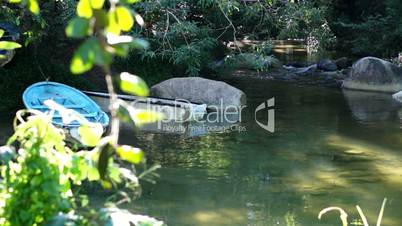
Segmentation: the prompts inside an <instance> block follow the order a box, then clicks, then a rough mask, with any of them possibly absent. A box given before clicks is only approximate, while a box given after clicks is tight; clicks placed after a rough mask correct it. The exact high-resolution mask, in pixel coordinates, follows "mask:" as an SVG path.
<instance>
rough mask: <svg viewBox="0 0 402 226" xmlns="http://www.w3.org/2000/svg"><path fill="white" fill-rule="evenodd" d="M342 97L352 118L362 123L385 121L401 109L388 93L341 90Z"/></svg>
mask: <svg viewBox="0 0 402 226" xmlns="http://www.w3.org/2000/svg"><path fill="white" fill-rule="evenodd" d="M343 95H344V96H345V99H346V100H347V102H348V105H349V108H350V110H351V111H352V114H353V116H354V117H356V119H357V120H359V121H361V122H363V123H364V122H373V121H384V120H387V119H389V118H390V117H392V116H393V115H392V114H393V113H395V112H396V110H397V109H400V108H401V104H400V103H398V102H397V101H395V100H394V99H392V96H391V94H389V93H376V92H364V91H355V90H343Z"/></svg>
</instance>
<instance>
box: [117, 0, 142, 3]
mask: <svg viewBox="0 0 402 226" xmlns="http://www.w3.org/2000/svg"><path fill="white" fill-rule="evenodd" d="M121 1H122V2H124V3H126V4H133V3H137V2H141V0H121Z"/></svg>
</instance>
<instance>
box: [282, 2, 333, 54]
mask: <svg viewBox="0 0 402 226" xmlns="http://www.w3.org/2000/svg"><path fill="white" fill-rule="evenodd" d="M279 10H280V11H281V12H280V15H281V16H279V18H278V19H279V20H278V23H279V24H280V25H279V30H280V32H279V35H278V38H279V39H288V38H293V39H300V38H302V39H306V40H307V42H308V45H309V48H310V49H311V50H312V51H318V50H324V49H328V48H331V47H332V46H333V45H334V43H335V36H334V34H333V33H332V31H331V29H330V27H329V25H328V22H327V19H326V8H325V7H321V8H320V7H315V6H314V5H313V4H312V2H310V1H306V2H302V3H288V4H287V5H286V6H285V7H280V8H279Z"/></svg>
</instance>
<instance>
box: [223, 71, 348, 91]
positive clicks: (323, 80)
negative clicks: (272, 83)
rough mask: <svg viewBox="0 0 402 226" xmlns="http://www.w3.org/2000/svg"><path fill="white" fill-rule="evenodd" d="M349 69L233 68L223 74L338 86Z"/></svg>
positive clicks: (301, 83) (300, 83) (226, 75)
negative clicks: (255, 69)
mask: <svg viewBox="0 0 402 226" xmlns="http://www.w3.org/2000/svg"><path fill="white" fill-rule="evenodd" d="M348 73H349V69H343V70H340V71H334V72H328V71H310V72H306V73H296V72H295V71H292V70H287V69H284V68H278V69H273V70H270V71H266V72H258V71H252V70H235V71H234V72H232V73H231V74H225V75H224V76H223V78H225V77H253V78H259V79H264V80H276V81H285V82H289V83H294V84H297V85H313V86H325V87H333V88H340V87H341V86H342V82H343V80H344V79H345V78H347V76H348Z"/></svg>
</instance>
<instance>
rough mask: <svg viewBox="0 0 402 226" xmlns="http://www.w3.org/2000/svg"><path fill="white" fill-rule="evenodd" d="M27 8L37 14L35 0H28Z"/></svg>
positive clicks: (37, 9)
mask: <svg viewBox="0 0 402 226" xmlns="http://www.w3.org/2000/svg"><path fill="white" fill-rule="evenodd" d="M28 8H29V11H31V12H32V13H33V14H35V15H38V14H39V4H38V2H37V1H36V0H28Z"/></svg>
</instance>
